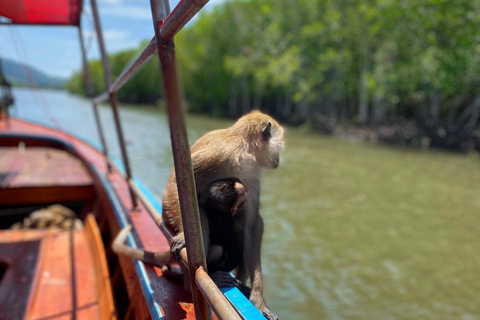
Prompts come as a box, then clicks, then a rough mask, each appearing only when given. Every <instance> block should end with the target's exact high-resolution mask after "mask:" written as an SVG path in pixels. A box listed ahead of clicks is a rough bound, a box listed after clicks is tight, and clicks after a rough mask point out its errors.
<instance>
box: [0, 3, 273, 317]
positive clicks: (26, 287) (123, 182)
mask: <svg viewBox="0 0 480 320" xmlns="http://www.w3.org/2000/svg"><path fill="white" fill-rule="evenodd" d="M196 2H197V3H200V5H199V4H194V3H193V2H190V1H185V2H184V1H181V2H180V3H179V5H178V6H177V8H176V9H175V10H174V11H173V12H172V14H169V12H170V10H169V8H168V1H166V0H152V1H151V6H152V12H153V14H152V17H153V19H154V25H155V26H159V28H155V37H154V39H152V41H151V42H150V43H149V44H148V45H147V46H146V48H145V49H144V51H143V52H142V53H141V54H140V55H139V56H138V57H137V58H136V59H134V61H132V63H130V64H129V65H128V66H127V67H126V68H125V70H124V72H123V73H122V75H121V76H120V77H119V78H118V79H117V80H116V81H115V82H114V83H112V81H111V76H110V72H109V67H108V61H107V59H106V54H105V47H104V44H103V37H102V34H101V28H100V22H99V17H98V10H97V7H96V1H95V0H92V1H91V4H92V12H93V15H94V19H95V26H96V29H97V34H98V37H97V38H98V40H99V47H100V49H101V53H102V61H103V64H104V71H105V78H106V85H107V88H108V91H107V92H106V93H105V94H103V95H101V96H99V97H97V98H96V99H94V100H93V107H94V111H95V115H96V121H97V125H98V129H99V134H100V137H101V141H102V144H103V146H102V147H94V146H92V145H90V144H89V143H87V142H85V141H83V140H82V139H80V138H78V137H76V136H75V135H73V134H69V133H66V132H62V131H59V130H56V129H53V128H49V127H47V126H45V125H39V124H35V123H32V122H28V121H24V120H20V119H15V118H10V117H8V116H6V114H5V113H3V114H2V117H1V118H0V226H1V230H0V277H1V278H0V281H1V282H0V284H1V285H0V319H116V318H120V319H148V318H153V319H194V318H199V319H200V318H201V319H208V318H211V311H210V309H209V307H210V308H211V309H213V311H214V313H215V315H216V316H217V317H218V318H220V319H264V317H263V316H262V315H261V313H260V312H259V311H258V310H257V309H255V308H254V307H253V305H251V303H250V302H249V301H248V300H247V299H246V298H245V297H244V296H243V295H242V294H241V293H240V292H239V291H238V290H237V289H236V288H222V291H220V290H219V289H218V288H217V287H216V286H215V285H213V282H212V281H211V279H210V278H209V277H208V275H207V274H206V273H205V271H204V268H205V262H204V259H205V258H204V257H203V262H202V261H201V260H198V261H196V259H197V258H196V257H195V256H190V255H189V256H188V261H189V262H190V263H189V264H188V267H189V268H190V270H191V272H194V273H195V275H196V277H195V280H196V281H195V282H196V283H195V284H194V285H193V287H194V288H193V290H192V291H193V292H194V293H193V295H191V294H190V293H188V292H187V291H185V290H184V289H183V287H182V284H179V283H177V282H175V281H172V280H170V279H168V278H166V277H164V276H163V273H162V270H161V269H160V268H157V267H155V266H151V265H147V264H144V263H142V262H139V261H134V260H132V259H130V258H126V257H118V256H117V255H115V254H114V253H112V251H111V249H110V245H111V241H112V237H113V236H115V235H116V234H117V233H118V232H119V230H120V229H121V228H123V227H125V226H126V225H127V224H131V225H132V226H133V232H132V234H131V235H130V236H129V238H128V240H127V242H128V244H129V245H130V246H132V247H142V248H145V249H147V250H149V251H164V250H168V249H169V244H168V237H169V236H170V234H169V231H168V230H167V229H166V228H163V229H161V228H159V226H161V216H160V214H159V212H161V207H160V205H159V203H158V202H157V201H156V200H155V199H154V197H152V196H151V194H150V193H149V192H148V191H147V190H146V188H144V187H143V185H142V184H141V183H140V182H139V181H138V180H136V179H135V178H133V176H132V174H131V170H130V168H129V163H128V155H127V153H126V149H125V144H124V141H123V133H122V129H121V123H120V119H119V116H118V110H117V105H116V99H115V91H116V90H117V89H118V88H119V87H120V86H121V85H122V84H123V83H124V82H125V81H126V80H127V79H128V77H129V76H130V75H131V74H132V73H133V72H134V70H135V69H136V68H138V67H139V66H140V65H141V64H142V63H143V62H144V61H146V60H147V59H148V58H150V57H152V56H153V55H154V53H155V52H158V53H159V56H160V58H161V62H162V64H163V65H164V68H163V74H164V79H165V81H164V82H170V84H172V83H173V84H174V85H173V87H172V85H170V88H166V90H167V96H168V104H169V119H170V127H171V131H172V136H173V135H174V134H175V136H176V137H179V138H177V139H174V140H173V141H172V148H173V152H174V156H175V164H176V165H178V161H177V160H178V157H184V158H185V159H187V160H188V161H186V165H184V166H185V168H182V169H181V172H180V174H177V177H178V176H183V177H184V178H185V177H186V178H185V179H186V180H188V179H190V180H189V181H193V174H191V173H189V169H190V171H191V163H190V162H189V159H190V157H189V152H188V140H187V138H186V133H185V125H184V122H183V115H182V111H181V110H182V106H181V99H179V90H178V87H177V86H176V84H178V81H177V79H176V69H175V67H173V68H169V66H170V67H171V66H172V65H173V66H174V55H173V60H171V55H170V56H169V55H168V54H166V55H167V56H168V57H164V56H165V52H164V50H167V49H163V47H162V45H161V42H162V41H163V42H162V43H168V42H169V41H171V39H173V35H174V34H175V33H176V32H177V31H178V30H179V29H180V28H181V27H182V26H183V25H184V24H185V23H186V22H187V21H188V20H189V19H190V18H191V17H192V16H193V15H194V14H195V13H196V12H197V11H198V10H200V8H201V7H202V6H203V5H204V4H205V3H206V2H207V1H196ZM81 7H82V1H81V0H52V1H49V4H48V5H44V4H41V3H40V2H38V1H34V0H31V1H30V0H24V1H21V2H20V1H2V2H1V3H0V16H5V17H8V18H10V20H11V21H8V22H5V21H3V22H1V23H0V24H26V25H28V24H49V25H70V26H72V25H73V26H77V27H78V29H79V34H81V30H80V18H79V16H80V12H81ZM160 22H161V24H160ZM162 32H163V33H162ZM80 40H81V44H82V48H83V41H82V38H81V37H80ZM82 53H84V51H82ZM167 53H168V52H167ZM169 59H170V60H169ZM85 61H86V60H85V55H84V62H85ZM85 66H86V64H85ZM87 75H88V73H87ZM87 82H88V78H87ZM107 99H108V100H109V101H110V104H111V106H112V111H113V112H114V115H115V122H116V128H117V134H118V137H119V141H120V145H121V147H122V156H123V157H122V158H123V159H122V160H123V163H122V162H118V161H117V162H114V161H112V160H111V159H110V158H109V157H108V152H107V146H106V145H105V141H104V139H103V132H102V128H101V121H100V119H99V118H98V112H97V109H96V107H97V103H99V102H100V101H103V100H107ZM179 143H180V144H181V145H182V144H183V146H187V149H185V148H181V146H179ZM185 150H186V151H185ZM184 161H185V160H184ZM187 178H188V179H187ZM178 184H179V188H181V187H183V188H187V189H188V188H194V184H193V183H189V184H184V185H182V183H180V182H179V183H178ZM193 194H195V193H193ZM180 201H181V202H182V201H184V202H186V203H187V202H188V203H190V204H196V201H197V200H196V198H194V199H189V198H182V196H181V197H180ZM53 204H60V205H62V206H63V207H66V208H69V209H71V210H73V211H74V212H75V213H76V215H77V217H78V218H79V219H80V220H81V221H82V222H83V225H84V227H83V229H78V228H73V227H70V228H63V229H49V228H42V229H19V230H11V229H9V227H10V226H11V225H13V224H14V223H17V222H20V221H23V220H24V219H25V217H27V216H28V215H29V214H30V213H32V212H34V211H36V210H39V209H42V208H46V207H48V206H50V205H53ZM196 214H197V217H195V212H193V213H192V214H191V217H190V216H188V215H187V218H186V219H187V220H185V218H184V226H185V229H186V230H187V229H188V228H194V227H197V228H199V227H198V221H199V220H198V212H197V213H196ZM195 219H197V220H195ZM190 220H191V221H190ZM192 221H193V222H192ZM195 221H196V222H195ZM195 223H197V225H195ZM192 224H193V225H192ZM200 240H201V234H198V235H196V242H195V243H187V251H188V253H190V252H193V251H194V249H195V246H199V244H200V243H201V242H198V241H200ZM202 248H203V246H202ZM202 263H203V264H202ZM194 264H196V266H195V268H196V269H193V267H194ZM198 266H200V267H198ZM192 270H193V271H192ZM212 285H213V286H212Z"/></svg>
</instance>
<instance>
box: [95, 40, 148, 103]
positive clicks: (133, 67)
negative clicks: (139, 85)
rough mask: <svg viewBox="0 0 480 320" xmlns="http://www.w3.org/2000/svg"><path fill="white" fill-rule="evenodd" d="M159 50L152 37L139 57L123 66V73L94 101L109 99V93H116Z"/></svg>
mask: <svg viewBox="0 0 480 320" xmlns="http://www.w3.org/2000/svg"><path fill="white" fill-rule="evenodd" d="M156 52H157V46H156V44H155V38H152V40H150V42H149V43H148V44H147V45H146V46H145V48H143V50H142V52H140V53H139V54H138V56H137V57H135V58H134V59H132V60H131V61H130V62H129V63H128V64H127V65H126V66H125V68H123V70H122V73H121V74H120V76H118V78H117V80H115V82H114V83H112V84H111V85H110V86H109V87H108V90H107V92H104V93H103V94H101V95H99V96H97V97H95V99H94V101H95V102H96V103H100V102H103V101H106V100H107V99H108V94H109V93H115V92H116V91H118V90H119V89H120V88H121V87H122V86H123V85H124V84H125V82H126V81H127V80H128V79H129V78H130V77H131V76H133V75H134V74H135V73H136V72H137V71H138V68H140V67H141V66H142V65H143V64H144V63H145V62H147V61H148V60H150V58H151V57H153V55H154V54H155V53H156Z"/></svg>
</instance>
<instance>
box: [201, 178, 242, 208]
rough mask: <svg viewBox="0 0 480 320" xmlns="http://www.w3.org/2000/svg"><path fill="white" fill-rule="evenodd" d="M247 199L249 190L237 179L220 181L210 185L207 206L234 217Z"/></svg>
mask: <svg viewBox="0 0 480 320" xmlns="http://www.w3.org/2000/svg"><path fill="white" fill-rule="evenodd" d="M246 199H247V188H246V187H245V186H244V185H243V184H242V183H241V182H240V180H238V179H237V178H228V179H224V180H218V181H215V182H213V183H212V184H211V185H210V190H209V193H208V200H207V206H208V207H209V208H210V209H213V210H216V211H220V212H229V213H231V214H232V216H233V215H235V213H237V210H238V209H239V208H240V207H241V206H242V204H243V202H244V201H245V200H246Z"/></svg>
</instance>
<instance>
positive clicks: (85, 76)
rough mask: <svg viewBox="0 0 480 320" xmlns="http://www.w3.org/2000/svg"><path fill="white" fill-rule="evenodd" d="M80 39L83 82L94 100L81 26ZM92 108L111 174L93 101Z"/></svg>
mask: <svg viewBox="0 0 480 320" xmlns="http://www.w3.org/2000/svg"><path fill="white" fill-rule="evenodd" d="M78 37H79V39H80V51H81V52H82V69H83V80H84V81H85V83H86V85H87V94H88V97H89V98H90V99H91V98H93V84H92V81H91V79H90V71H89V69H88V63H87V54H86V51H85V43H84V41H83V35H82V27H81V25H79V26H78ZM92 107H93V114H94V116H95V122H96V124H97V131H98V136H99V137H100V142H101V144H102V147H103V154H104V156H105V158H106V159H107V169H108V172H110V171H111V169H112V167H111V166H110V162H109V161H108V149H107V143H106V141H105V136H104V134H103V129H102V122H101V121H100V114H99V112H98V105H97V103H96V102H95V101H93V100H92Z"/></svg>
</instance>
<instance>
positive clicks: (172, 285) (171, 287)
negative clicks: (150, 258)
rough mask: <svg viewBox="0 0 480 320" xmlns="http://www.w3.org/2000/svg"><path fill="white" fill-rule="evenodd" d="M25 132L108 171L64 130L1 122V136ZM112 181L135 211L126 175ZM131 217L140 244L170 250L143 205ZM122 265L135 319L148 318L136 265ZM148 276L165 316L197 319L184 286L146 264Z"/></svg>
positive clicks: (113, 227) (91, 151) (100, 156)
mask: <svg viewBox="0 0 480 320" xmlns="http://www.w3.org/2000/svg"><path fill="white" fill-rule="evenodd" d="M2 132H6V133H23V134H28V135H42V136H50V137H54V138H57V139H62V140H66V141H68V142H69V143H71V144H72V145H73V146H74V148H75V150H76V151H77V152H78V154H79V156H80V158H82V159H83V160H84V161H86V162H88V163H90V164H92V165H93V166H95V167H96V168H97V169H98V170H99V171H100V172H104V173H105V172H106V171H107V167H106V159H105V158H104V156H103V154H102V153H101V152H99V151H97V150H96V149H94V148H93V147H92V146H90V145H88V144H87V143H85V142H83V141H80V140H78V139H76V138H74V137H71V136H69V135H67V134H65V133H63V132H61V131H57V130H53V129H50V128H45V127H42V126H39V125H36V124H32V123H29V122H26V121H22V120H18V119H11V120H10V126H7V125H6V124H5V121H0V133H2ZM108 179H109V180H110V182H111V184H112V186H113V188H114V190H115V192H116V194H117V195H118V198H119V200H120V201H121V202H122V204H123V206H124V207H125V208H127V209H129V208H131V200H130V194H129V191H128V184H127V182H126V181H125V180H124V179H123V177H122V175H121V174H120V173H119V172H117V171H115V170H114V171H113V172H111V173H110V174H108ZM94 185H95V186H96V188H97V189H98V188H100V187H99V186H100V184H99V183H98V182H94ZM97 193H98V196H99V199H100V200H101V202H102V203H103V204H102V205H101V208H102V213H103V214H105V215H106V216H107V219H108V223H109V226H110V229H111V230H112V232H113V233H114V234H115V233H116V232H118V231H119V225H118V222H117V221H116V219H115V217H114V216H113V212H112V211H111V209H109V205H107V204H106V202H107V197H106V194H105V193H104V192H102V190H97ZM129 214H130V217H131V220H132V222H133V226H134V229H135V231H136V232H137V233H138V238H139V240H140V242H141V243H140V244H139V245H142V246H143V247H144V248H145V249H147V250H150V251H160V250H168V248H169V245H168V242H167V240H166V239H165V236H164V235H163V233H162V232H161V231H160V230H159V229H158V227H157V225H156V224H155V222H154V221H153V220H152V218H151V217H150V215H149V214H148V212H147V210H146V208H145V207H144V206H143V205H142V204H141V203H140V208H139V210H138V211H130V213H129ZM119 261H120V264H121V266H122V273H123V275H124V278H125V280H126V282H127V288H128V291H129V297H130V299H131V303H134V304H133V312H134V314H135V318H143V317H145V316H146V314H145V312H146V310H145V308H146V304H145V301H144V300H143V294H142V293H141V291H140V285H139V283H138V279H137V277H136V273H135V269H134V264H133V262H132V260H131V259H128V258H123V257H122V258H120V259H119ZM145 267H146V269H147V274H148V276H149V277H150V284H151V286H152V288H153V290H154V294H155V297H156V299H157V301H158V302H159V304H160V307H161V308H162V310H163V312H164V313H165V317H166V318H167V319H195V315H194V310H193V304H192V302H191V295H190V294H189V293H188V292H187V291H185V290H184V289H183V287H182V285H181V284H178V283H176V282H174V281H172V280H169V279H167V278H165V277H163V275H162V273H161V271H160V270H159V269H154V267H153V266H150V265H145Z"/></svg>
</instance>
